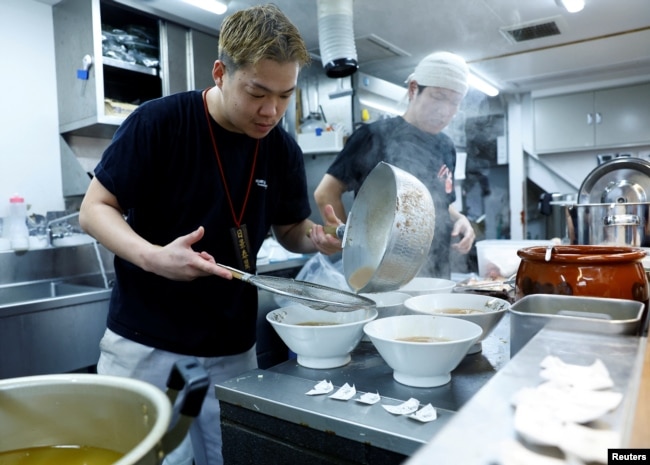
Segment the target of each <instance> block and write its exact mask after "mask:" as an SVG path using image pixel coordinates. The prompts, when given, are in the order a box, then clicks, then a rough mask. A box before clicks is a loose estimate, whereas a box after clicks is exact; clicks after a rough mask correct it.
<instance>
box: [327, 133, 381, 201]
mask: <svg viewBox="0 0 650 465" xmlns="http://www.w3.org/2000/svg"><path fill="white" fill-rule="evenodd" d="M372 129H373V128H372V127H371V125H365V126H361V127H360V128H359V129H357V130H356V131H355V132H354V133H353V134H352V135H351V136H350V138H349V139H348V141H347V142H346V144H345V147H343V150H341V152H340V153H339V154H338V156H337V157H336V159H335V160H334V162H333V163H332V165H331V166H330V167H329V169H328V170H327V174H329V175H331V176H334V177H335V178H336V179H338V180H339V181H341V182H343V183H344V184H345V185H346V187H347V190H348V191H350V190H353V191H355V192H357V191H358V190H359V188H360V187H361V185H362V184H363V181H364V180H365V179H366V176H367V175H368V173H370V171H372V169H373V168H374V167H375V166H376V165H377V163H379V162H380V161H381V159H382V155H381V154H382V150H381V146H380V142H379V140H378V138H376V137H373V131H372Z"/></svg>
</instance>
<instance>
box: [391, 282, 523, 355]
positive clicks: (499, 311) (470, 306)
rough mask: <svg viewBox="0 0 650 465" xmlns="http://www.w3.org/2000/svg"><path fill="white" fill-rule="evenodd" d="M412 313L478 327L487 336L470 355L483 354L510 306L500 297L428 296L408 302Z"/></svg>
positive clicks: (457, 294) (406, 304) (463, 294)
mask: <svg viewBox="0 0 650 465" xmlns="http://www.w3.org/2000/svg"><path fill="white" fill-rule="evenodd" d="M404 306H405V307H406V308H407V309H408V311H409V312H410V313H415V314H426V315H438V316H441V317H445V318H458V319H461V320H467V321H471V322H473V323H476V324H478V325H479V326H480V327H481V328H482V329H483V334H482V335H481V337H480V338H479V340H478V341H477V343H476V344H474V346H473V347H472V348H471V349H470V350H469V351H468V354H475V353H478V352H481V350H482V349H483V347H482V345H481V342H482V341H483V340H484V339H485V338H486V337H488V336H489V335H490V333H491V332H492V331H493V330H494V328H495V327H496V325H497V324H499V322H500V321H501V319H502V318H503V316H504V315H505V314H506V312H507V311H508V309H509V308H510V302H508V301H507V300H504V299H499V298H497V297H492V296H489V295H480V294H467V293H464V292H460V293H459V292H451V293H441V294H425V295H419V296H416V297H411V298H410V299H407V300H406V301H405V302H404Z"/></svg>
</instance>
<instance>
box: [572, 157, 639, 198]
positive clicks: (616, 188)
mask: <svg viewBox="0 0 650 465" xmlns="http://www.w3.org/2000/svg"><path fill="white" fill-rule="evenodd" d="M649 197H650V162H648V161H647V160H643V159H641V158H630V157H625V158H614V159H613V160H610V161H608V162H606V163H603V164H602V165H599V166H597V167H596V168H594V169H593V170H592V171H591V173H589V174H588V175H587V177H586V178H585V180H584V181H583V182H582V185H581V186H580V190H579V191H578V203H583V204H584V203H630V202H647V201H648V198H649Z"/></svg>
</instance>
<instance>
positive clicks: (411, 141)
mask: <svg viewBox="0 0 650 465" xmlns="http://www.w3.org/2000/svg"><path fill="white" fill-rule="evenodd" d="M467 76H468V69H467V65H466V63H465V61H464V60H463V59H462V58H461V57H459V56H457V55H454V54H451V53H448V52H436V53H432V54H431V55H428V56H427V57H425V58H424V59H423V60H422V61H421V62H420V63H419V64H418V65H417V67H416V68H415V71H414V72H413V74H411V75H410V76H409V78H408V80H407V82H408V89H407V92H408V99H409V103H408V108H407V110H406V113H404V115H403V116H398V117H394V118H389V119H384V120H379V121H377V122H374V123H371V124H368V125H364V126H361V127H360V128H359V129H357V130H356V131H355V132H354V133H353V134H352V136H351V137H350V139H349V140H348V141H347V143H346V145H345V147H344V148H343V150H342V151H341V152H340V153H339V155H338V156H337V158H336V160H334V162H333V163H332V165H331V166H330V167H329V169H328V171H327V174H325V176H324V177H323V179H322V180H321V182H320V184H319V185H318V187H317V188H316V191H315V192H314V198H315V200H316V204H317V205H318V206H319V208H320V210H321V213H322V214H323V215H325V214H326V211H327V210H326V208H328V207H326V206H327V205H332V206H333V207H334V211H335V213H336V215H337V217H338V218H341V219H344V218H346V212H345V209H344V207H343V203H342V201H341V196H342V195H343V193H344V192H347V191H354V193H355V194H356V193H357V192H358V190H359V188H360V187H361V185H362V184H363V181H364V180H365V178H366V176H367V175H368V174H369V173H370V171H371V170H372V169H373V168H374V167H375V166H376V165H377V163H379V162H380V161H384V162H387V163H390V164H391V165H394V166H396V167H398V168H401V169H403V170H405V171H407V172H409V173H411V174H413V175H414V176H416V177H417V178H418V179H420V181H422V182H423V183H424V184H425V185H426V186H427V188H428V189H429V191H430V192H431V196H432V198H433V202H434V207H435V216H436V217H435V231H434V238H433V244H432V247H431V249H430V252H429V257H428V259H427V261H426V262H425V263H424V265H423V266H422V269H421V271H420V275H421V276H430V277H437V278H447V279H448V278H449V277H450V275H451V269H450V262H449V256H450V249H451V248H454V249H455V250H457V251H458V252H460V253H468V252H469V251H470V249H471V247H472V244H473V243H474V239H475V233H474V230H473V229H472V226H471V224H470V222H469V220H468V219H467V218H466V217H465V216H464V215H462V214H460V213H459V212H458V211H457V210H456V209H455V208H454V207H453V205H452V204H453V202H454V201H455V200H456V194H455V191H454V178H453V176H454V170H455V168H456V150H455V148H454V144H453V142H452V140H451V138H449V136H447V135H446V134H444V133H442V130H443V129H444V128H445V127H447V125H448V124H449V122H450V121H451V119H452V118H453V117H454V115H455V114H456V112H457V111H458V107H459V105H460V103H461V101H462V99H463V97H464V96H465V94H466V93H467ZM453 237H459V238H460V240H459V241H458V242H456V243H454V244H453V245H452V243H451V242H452V238H453Z"/></svg>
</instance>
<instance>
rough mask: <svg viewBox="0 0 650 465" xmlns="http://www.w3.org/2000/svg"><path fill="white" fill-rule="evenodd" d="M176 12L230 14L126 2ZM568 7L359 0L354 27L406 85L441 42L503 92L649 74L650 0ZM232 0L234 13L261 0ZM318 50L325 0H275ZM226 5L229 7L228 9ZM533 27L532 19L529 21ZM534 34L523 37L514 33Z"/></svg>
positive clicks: (510, 0) (210, 28)
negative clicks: (322, 1) (571, 9)
mask: <svg viewBox="0 0 650 465" xmlns="http://www.w3.org/2000/svg"><path fill="white" fill-rule="evenodd" d="M117 1H118V2H119V3H123V4H127V5H131V6H137V7H139V8H145V9H147V10H149V11H150V12H152V13H155V14H157V15H160V16H162V17H166V18H168V19H170V20H174V19H175V20H182V22H184V23H185V24H188V25H192V26H194V27H197V28H199V29H201V30H204V31H206V32H212V33H217V32H218V29H219V27H220V25H221V21H222V20H223V16H216V15H213V14H210V13H206V12H203V11H202V10H198V9H196V8H195V7H192V6H190V5H188V4H186V3H184V2H183V1H182V0H117ZM585 2H586V6H585V8H584V10H582V11H581V12H579V13H574V14H569V13H567V12H566V11H565V10H564V9H563V8H561V7H560V6H558V5H557V3H556V1H555V0H401V1H396V0H354V35H355V40H356V44H357V53H358V58H359V65H360V70H361V71H362V72H364V73H366V74H370V75H373V76H376V77H378V78H381V79H385V80H387V81H390V82H393V83H396V84H403V82H404V80H405V79H406V77H407V76H408V75H409V73H410V72H411V71H412V69H413V68H414V66H415V65H416V64H417V62H418V61H419V60H420V59H421V58H422V57H424V56H425V55H427V54H428V53H430V52H431V51H434V50H449V51H452V52H455V53H458V54H460V55H461V56H463V57H464V58H465V59H466V60H467V61H468V63H469V64H470V66H471V68H472V70H473V71H474V72H475V73H476V74H478V75H479V76H481V77H483V78H485V79H487V80H488V81H490V82H492V83H493V84H495V85H497V87H499V88H500V89H501V91H502V92H506V93H520V92H529V91H535V90H542V89H549V88H557V87H563V86H575V85H579V84H582V83H584V82H598V81H609V80H630V81H641V80H648V79H650V5H649V4H648V0H616V1H615V0H585ZM258 3H260V2H259V1H255V0H231V1H230V2H229V8H228V13H231V12H233V11H236V10H239V9H242V8H246V7H248V6H251V5H254V4H258ZM274 3H275V4H277V5H278V6H279V7H280V8H281V9H282V10H283V11H284V12H286V13H287V15H288V16H289V17H290V18H291V20H292V21H293V22H294V23H295V24H296V25H297V26H298V28H299V29H300V31H301V33H302V34H303V37H304V38H305V41H306V42H307V46H308V47H309V49H310V51H312V52H313V54H314V55H316V56H317V55H318V52H319V50H318V48H319V47H318V19H317V8H316V0H274ZM228 13H226V14H228ZM529 26H530V27H529ZM520 28H527V29H526V30H528V31H531V30H532V31H534V32H536V33H537V32H540V31H542V32H543V31H546V30H549V28H550V29H551V30H552V29H556V31H555V32H558V31H559V33H557V34H555V35H548V36H544V35H543V34H534V36H535V37H534V38H531V39H529V40H522V41H519V42H518V41H516V40H513V38H512V36H513V35H516V36H520V34H511V33H508V32H507V31H511V30H513V29H514V30H517V29H520Z"/></svg>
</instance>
